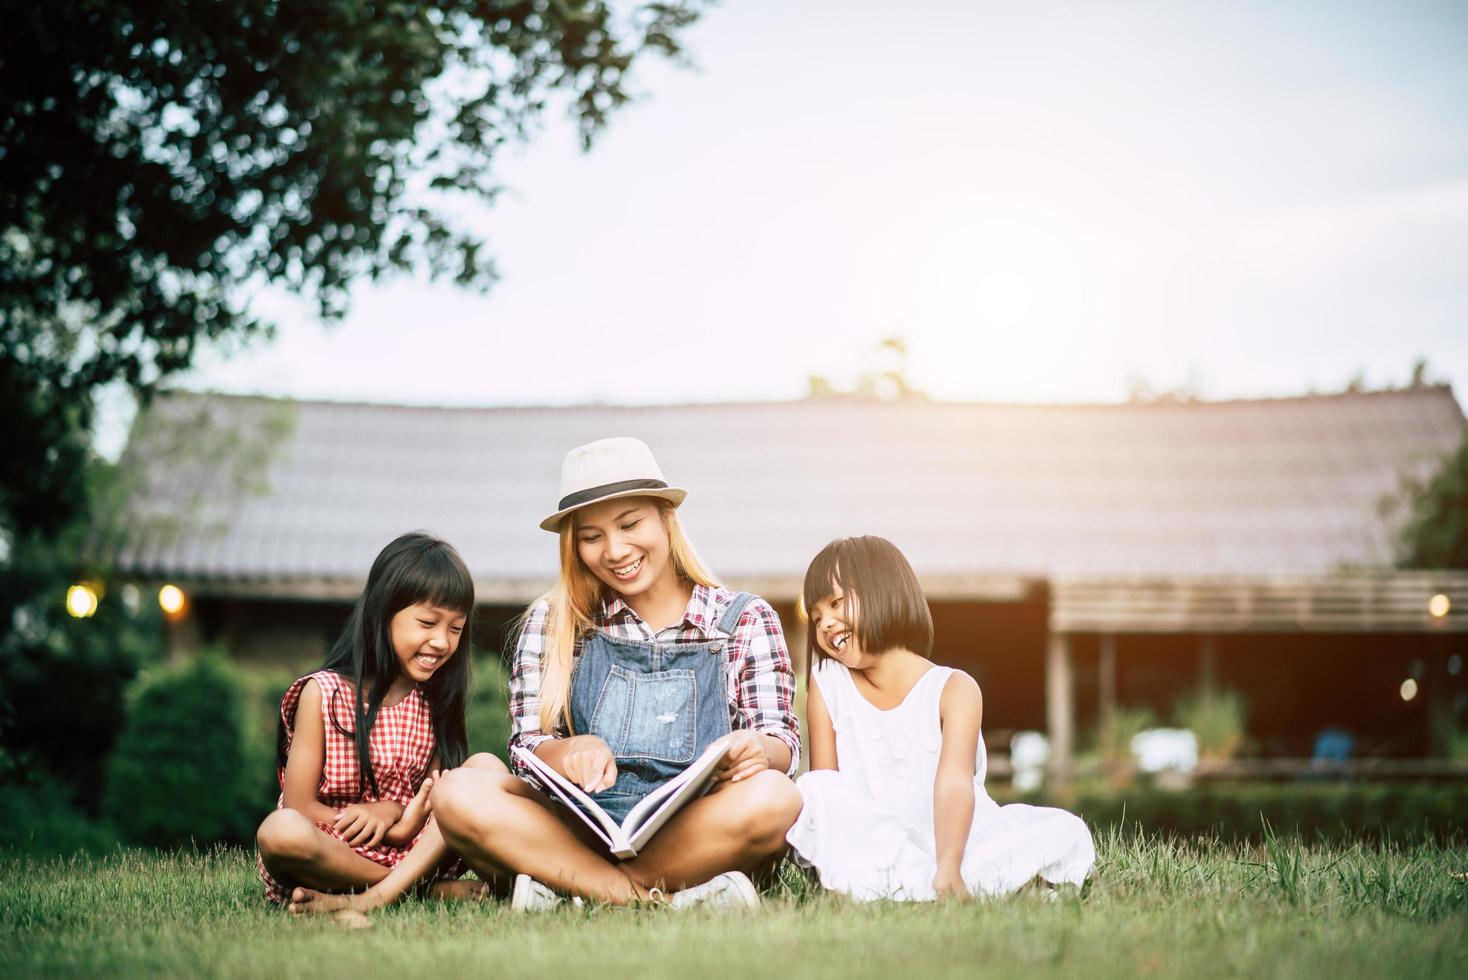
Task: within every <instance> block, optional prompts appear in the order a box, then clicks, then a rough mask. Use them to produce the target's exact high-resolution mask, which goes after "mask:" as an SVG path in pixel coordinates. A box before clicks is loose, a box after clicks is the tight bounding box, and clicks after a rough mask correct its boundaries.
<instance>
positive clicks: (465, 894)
mask: <svg viewBox="0 0 1468 980" xmlns="http://www.w3.org/2000/svg"><path fill="white" fill-rule="evenodd" d="M428 894H429V895H432V896H433V897H434V898H440V899H443V900H444V901H446V902H483V901H486V900H488V899H489V897H490V896H491V894H492V892H491V891H490V889H489V885H487V884H486V883H484V882H482V881H435V882H434V883H433V885H432V886H431V887H430V888H429V889H428Z"/></svg>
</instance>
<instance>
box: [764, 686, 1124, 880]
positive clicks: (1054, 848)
mask: <svg viewBox="0 0 1468 980" xmlns="http://www.w3.org/2000/svg"><path fill="white" fill-rule="evenodd" d="M954 673H955V671H954V670H953V668H951V667H938V666H934V667H933V668H931V669H930V670H929V671H928V672H927V673H926V674H924V675H923V676H922V677H920V678H919V679H918V682H917V683H916V684H914V685H913V688H912V690H911V691H909V692H908V694H907V697H906V698H905V699H904V700H903V702H902V703H901V704H899V705H898V706H897V707H895V708H892V709H890V710H887V711H884V710H882V709H880V708H877V707H875V706H873V705H872V703H871V702H870V701H868V700H866V698H864V697H862V696H861V693H860V692H858V691H857V689H856V685H855V684H854V683H853V681H852V679H851V673H850V672H849V671H848V670H847V669H846V668H845V667H844V666H842V665H841V664H839V663H837V662H836V661H834V660H826V661H824V662H823V663H822V664H821V666H820V667H818V668H817V669H816V670H815V671H814V672H813V673H812V676H813V678H814V682H815V683H816V684H817V685H818V686H819V687H820V690H821V697H822V698H823V699H824V700H825V703H826V707H827V709H828V710H829V712H830V715H831V722H832V725H833V727H834V728H835V729H836V757H837V764H838V765H839V766H840V767H841V768H840V769H839V770H829V769H819V770H814V771H812V772H808V773H806V774H805V775H803V776H801V777H800V779H799V780H798V781H797V783H796V785H797V787H798V788H799V789H800V795H801V797H802V799H803V800H804V802H805V806H804V808H803V809H802V810H801V812H800V817H799V818H798V819H797V820H796V821H795V825H794V826H793V827H791V828H790V832H789V833H788V834H787V835H786V840H787V841H789V843H790V846H791V847H793V848H794V849H795V852H796V856H797V859H798V860H800V861H801V863H803V864H806V865H810V866H814V867H815V869H816V871H817V872H819V874H820V879H821V884H822V885H823V886H824V887H826V888H827V889H830V890H831V891H837V892H844V893H846V894H848V895H851V896H852V897H854V898H858V899H862V900H872V899H882V898H886V899H898V900H907V901H928V900H931V899H933V898H934V897H935V896H934V892H933V876H934V875H935V874H936V873H937V867H938V865H937V856H936V855H937V849H936V847H935V844H934V833H933V781H934V778H935V777H936V776H937V773H938V755H939V750H940V749H941V747H942V744H943V733H942V728H941V725H940V721H939V699H940V698H941V697H942V695H943V686H944V685H945V684H946V683H947V682H948V678H949V677H950V676H952V675H953V674H954ZM987 768H988V756H987V754H986V753H985V751H984V739H983V736H980V737H979V747H978V754H977V757H976V758H975V760H974V822H973V825H972V827H970V828H969V835H968V844H967V845H966V846H965V847H964V850H963V862H962V864H961V865H960V869H961V871H962V874H963V880H964V884H966V885H967V886H968V889H969V891H970V892H972V893H973V894H975V895H983V896H994V895H1003V894H1006V893H1008V892H1012V891H1014V890H1016V889H1018V888H1019V887H1020V886H1022V885H1024V884H1025V883H1026V882H1028V881H1030V880H1031V879H1033V878H1035V877H1036V876H1039V877H1041V878H1043V879H1045V880H1046V881H1050V882H1053V883H1055V884H1062V883H1068V884H1073V885H1077V886H1079V885H1080V884H1082V883H1083V882H1084V881H1085V880H1086V876H1087V875H1088V874H1090V872H1091V868H1092V867H1093V866H1094V865H1095V863H1096V849H1095V846H1094V845H1093V843H1092V841H1091V832H1090V830H1088V829H1087V827H1086V825H1085V823H1084V822H1083V821H1082V820H1081V819H1080V818H1079V817H1077V816H1075V815H1074V814H1071V813H1067V812H1066V811H1064V810H1059V809H1056V808H1054V807H1039V806H1029V805H1026V804H1020V803H1012V804H1010V805H1008V806H1000V805H999V804H997V803H995V802H994V801H993V800H992V799H990V798H989V794H988V793H987V792H985V790H984V773H985V771H986V770H987Z"/></svg>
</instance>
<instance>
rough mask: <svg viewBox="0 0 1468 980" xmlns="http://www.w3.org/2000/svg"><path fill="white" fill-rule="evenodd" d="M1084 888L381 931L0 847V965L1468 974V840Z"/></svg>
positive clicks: (781, 901)
mask: <svg viewBox="0 0 1468 980" xmlns="http://www.w3.org/2000/svg"><path fill="white" fill-rule="evenodd" d="M1097 843H1098V849H1099V852H1100V861H1099V864H1098V867H1097V872H1096V876H1095V878H1094V879H1093V881H1092V882H1091V883H1090V884H1089V885H1088V887H1087V889H1086V891H1085V892H1084V894H1082V895H1079V896H1075V895H1067V896H1064V897H1062V898H1061V900H1059V901H1048V900H1047V899H1046V896H1045V895H1044V894H1042V893H1041V892H1039V891H1038V890H1029V891H1026V892H1024V893H1021V894H1020V895H1017V896H1014V897H1012V898H1008V899H1004V900H1000V901H994V902H980V903H973V904H969V905H944V906H934V905H886V904H878V905H860V904H856V903H851V902H847V901H843V900H841V899H838V898H835V897H832V896H828V895H824V894H820V893H818V892H817V891H816V890H814V889H813V888H811V887H810V886H809V885H808V884H807V883H806V881H805V879H803V878H802V877H801V876H799V875H798V874H796V873H794V872H792V871H788V870H787V872H786V873H784V874H783V875H782V877H781V880H780V881H779V882H778V883H777V884H775V885H774V886H773V887H772V888H771V889H770V890H769V892H768V893H767V897H766V903H765V907H764V908H763V909H761V910H760V911H758V912H754V913H750V914H743V915H737V916H729V917H719V916H715V915H709V914H700V913H675V912H671V911H666V910H652V911H649V910H643V911H627V910H619V909H612V908H592V909H587V910H581V909H571V908H567V909H565V910H563V911H559V912H555V913H552V914H548V915H541V916H536V917H522V916H517V915H515V914H514V913H511V912H510V911H509V910H508V909H506V908H504V907H503V906H500V905H498V904H488V905H483V906H464V905H446V904H440V903H435V902H428V901H418V900H414V901H409V902H406V903H403V904H402V905H400V906H398V907H397V908H394V909H390V910H387V911H385V912H381V913H378V914H377V915H376V916H374V921H375V928H373V929H371V930H370V931H348V930H344V929H342V928H341V927H340V926H336V925H333V924H330V923H326V922H317V921H312V922H302V921H297V920H294V919H291V918H289V917H287V916H286V915H284V914H283V913H281V912H280V911H278V910H276V909H273V908H271V907H268V906H267V905H266V903H265V902H264V900H263V898H262V897H261V892H260V885H259V881H258V880H257V879H256V877H255V871H254V865H253V859H252V856H249V855H246V854H245V853H244V852H243V851H239V850H223V851H217V852H213V853H209V854H176V855H168V856H160V855H156V854H151V853H141V852H132V853H119V854H115V855H112V856H110V857H106V858H101V859H81V858H75V859H70V860H46V861H41V860H34V859H30V858H24V857H15V856H11V857H6V858H0V976H5V977H18V976H32V975H47V976H52V975H107V976H156V975H168V976H191V977H192V976H229V977H271V978H278V977H289V976H310V977H318V978H323V980H325V978H330V977H349V978H352V980H365V978H370V977H397V978H406V977H410V976H419V975H427V976H442V977H452V976H468V975H473V976H495V977H534V978H537V980H545V978H557V980H559V978H572V977H581V976H587V977H621V976H634V977H664V976H666V977H681V978H688V980H705V978H708V977H714V976H731V975H732V976H768V977H779V978H789V980H812V978H822V977H833V978H834V977H850V976H873V977H879V976H880V977H887V976H897V977H903V978H907V980H918V978H926V977H928V976H933V975H950V976H968V975H973V974H975V973H987V974H991V975H994V976H1009V975H1015V974H1021V975H1026V976H1054V977H1070V976H1076V975H1086V976H1126V977H1131V976H1138V975H1141V976H1148V975H1151V976H1178V975H1181V976H1187V977H1189V978H1198V977H1212V976H1249V977H1254V976H1261V975H1263V976H1277V977H1302V976H1325V977H1330V978H1331V980H1341V978H1347V977H1366V976H1382V975H1385V974H1390V975H1392V976H1394V977H1409V976H1444V977H1462V976H1468V943H1465V942H1464V937H1465V935H1468V881H1464V880H1463V879H1462V878H1461V877H1459V875H1461V874H1462V873H1463V872H1465V871H1468V848H1464V847H1461V846H1453V847H1444V846H1441V845H1438V844H1434V843H1430V842H1419V843H1413V844H1401V845H1393V844H1386V845H1355V846H1340V845H1332V844H1316V845H1302V844H1300V843H1299V842H1298V841H1295V840H1293V839H1283V838H1275V837H1274V836H1273V835H1272V834H1271V835H1266V839H1265V841H1264V843H1263V844H1262V845H1258V846H1254V845H1234V844H1224V843H1220V842H1217V841H1180V840H1176V839H1158V838H1155V837H1138V836H1132V835H1129V834H1119V833H1114V832H1108V833H1106V834H1104V835H1103V836H1102V839H1100V840H1098V842H1097Z"/></svg>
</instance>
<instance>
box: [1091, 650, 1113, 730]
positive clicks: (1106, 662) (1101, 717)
mask: <svg viewBox="0 0 1468 980" xmlns="http://www.w3.org/2000/svg"><path fill="white" fill-rule="evenodd" d="M1097 666H1098V673H1099V674H1100V681H1101V683H1100V689H1101V699H1100V700H1101V703H1100V705H1099V708H1100V710H1099V711H1097V713H1096V718H1097V720H1098V721H1099V722H1100V724H1101V729H1102V731H1105V730H1106V729H1107V728H1108V727H1109V726H1110V725H1111V723H1112V721H1114V720H1115V718H1116V634H1115V633H1102V634H1101V659H1100V663H1099V664H1098V665H1097Z"/></svg>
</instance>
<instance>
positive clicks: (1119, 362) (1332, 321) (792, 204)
mask: <svg viewBox="0 0 1468 980" xmlns="http://www.w3.org/2000/svg"><path fill="white" fill-rule="evenodd" d="M687 46H688V49H689V53H690V54H691V56H692V58H693V60H694V61H695V63H696V67H695V68H693V69H687V68H679V67H675V66H672V65H669V64H667V63H664V62H650V63H648V64H647V65H646V66H645V67H644V69H642V70H641V71H639V74H638V76H637V79H638V87H639V89H640V91H641V92H642V93H643V97H642V98H641V99H640V100H639V102H638V103H637V104H636V105H634V106H632V107H631V108H629V109H627V110H625V111H623V112H621V113H620V114H619V115H617V116H615V117H614V119H613V121H612V125H611V127H610V128H609V130H608V131H607V132H606V133H605V134H604V135H603V136H602V138H601V139H600V140H599V141H598V143H597V144H596V146H595V147H594V148H593V149H592V151H591V152H590V153H582V152H581V151H580V149H579V147H578V145H577V141H576V138H575V131H574V128H573V126H572V125H571V123H570V122H569V121H568V120H567V119H566V118H564V117H563V116H561V115H560V114H557V115H555V116H553V117H550V118H548V119H547V120H546V124H545V126H544V128H543V130H542V131H541V132H540V133H539V134H538V135H537V136H536V138H535V139H534V141H533V142H532V143H531V144H529V145H527V146H525V147H523V148H521V149H518V150H516V151H514V152H512V153H509V154H507V155H506V156H505V158H504V160H503V166H502V169H501V171H500V177H501V178H502V179H503V181H504V182H505V184H506V185H507V186H508V188H509V191H508V193H506V194H505V195H504V196H503V197H502V198H501V199H500V200H499V201H498V203H497V204H496V205H495V206H494V207H492V208H484V207H479V206H471V205H465V206H464V207H463V209H462V211H461V213H460V218H461V220H463V221H465V222H466V223H467V224H468V225H469V226H470V227H472V228H475V229H476V230H478V231H479V232H481V233H482V234H483V236H484V237H485V238H486V240H487V241H488V243H489V247H490V249H491V250H492V252H493V254H494V255H495V256H496V258H497V261H498V263H499V267H500V272H501V276H502V278H501V281H500V282H499V283H498V284H497V285H496V286H495V287H494V288H493V289H492V290H491V291H490V293H489V294H487V295H479V294H474V293H464V292H462V291H459V290H457V289H456V288H455V287H453V286H451V285H431V284H429V283H427V282H426V281H421V280H415V279H412V278H406V279H401V280H398V281H396V282H393V283H391V284H388V285H384V286H380V287H363V288H360V289H358V290H356V292H355V293H354V306H353V310H352V312H351V314H350V315H349V316H348V317H347V318H346V319H345V320H344V321H342V322H339V323H337V324H334V325H330V326H323V325H322V324H321V323H320V322H318V321H317V320H316V318H315V316H314V314H313V312H312V309H311V307H310V306H309V305H308V304H306V303H303V302H302V301H301V300H300V299H299V298H298V297H294V296H291V295H288V294H285V293H281V292H278V291H270V290H261V291H259V292H257V293H256V294H254V295H252V296H251V297H250V300H251V304H252V308H253V309H255V310H256V311H257V312H260V313H263V314H265V315H267V316H269V317H271V318H273V319H275V320H276V322H277V323H278V324H279V330H278V333H277V335H276V337H275V339H274V340H273V341H271V342H270V343H268V344H267V343H261V344H257V345H254V346H252V347H249V348H246V349H245V350H242V351H239V350H236V351H232V352H225V351H221V350H211V351H207V352H205V354H204V355H203V356H202V357H201V358H200V359H199V361H198V364H197V366H196V368H195V369H194V370H192V371H191V372H189V373H188V374H187V375H186V376H184V377H182V378H181V379H179V384H181V385H182V386H184V387H189V388H194V389H211V390H217V391H228V392H239V393H265V394H272V395H289V396H294V397H299V398H313V399H315V398H320V399H334V400H353V401H381V402H397V403H403V404H428V405H466V404H467V405H553V404H577V403H597V402H606V403H618V404H653V403H670V402H689V401H744V400H763V399H786V398H799V397H801V396H803V395H804V394H805V393H806V391H807V379H808V377H809V376H810V375H812V374H817V375H821V376H824V377H826V378H828V379H830V380H831V381H832V382H833V383H835V384H836V385H837V386H838V387H839V386H840V385H843V384H850V383H851V382H852V381H853V380H854V379H855V378H856V377H857V376H858V375H859V374H860V373H861V372H862V370H863V369H864V367H866V366H868V365H870V364H871V362H872V357H873V353H872V352H873V349H874V347H875V345H876V344H877V343H878V341H880V340H881V339H882V338H884V337H888V336H899V337H901V338H903V339H904V341H905V342H906V344H907V347H908V351H909V353H908V358H907V362H906V366H905V370H906V372H907V375H908V377H909V379H910V381H911V382H912V383H913V384H914V385H915V386H916V387H918V388H919V389H921V390H923V391H926V392H927V393H928V394H929V395H931V396H933V397H937V398H944V399H961V400H977V401H1018V402H1109V401H1118V400H1121V399H1123V398H1125V397H1126V394H1127V392H1128V390H1129V387H1130V386H1131V385H1132V384H1133V383H1134V382H1135V381H1137V380H1144V381H1145V382H1146V383H1147V384H1149V385H1150V386H1151V387H1152V388H1153V389H1170V388H1177V387H1183V386H1186V387H1189V388H1191V389H1193V390H1195V391H1197V392H1198V393H1200V394H1201V395H1203V396H1204V397H1207V398H1238V397H1256V396H1264V397H1268V396H1281V395H1294V394H1300V393H1303V392H1306V391H1309V390H1337V389H1340V388H1342V387H1344V386H1345V385H1346V384H1347V383H1348V382H1350V381H1351V380H1352V379H1353V378H1356V377H1358V376H1360V377H1362V378H1364V380H1365V382H1366V383H1367V384H1368V385H1370V386H1373V387H1376V386H1385V385H1390V384H1401V383H1404V382H1405V381H1406V379H1407V377H1408V375H1409V373H1410V371H1411V368H1412V364H1413V362H1414V361H1415V360H1417V359H1418V358H1422V357H1425V358H1427V359H1428V362H1429V365H1430V371H1429V375H1430V376H1431V377H1434V378H1437V379H1441V380H1446V381H1450V382H1452V383H1453V384H1454V386H1455V390H1456V391H1457V393H1458V395H1459V398H1460V400H1461V399H1463V397H1464V393H1465V392H1468V57H1465V53H1468V4H1464V3H1461V2H1441V3H1428V2H1417V0H1393V2H1390V3H1387V2H1374V3H1351V2H1346V0H1329V2H1319V3H1315V2H1289V3H1279V2H1241V0H1231V2H1217V3H1182V2H1162V0H1155V2H1073V3H1044V2H1026V3H1022V4H1016V3H993V2H977V0H950V2H929V0H908V2H905V3H901V4H892V3H869V2H865V0H839V2H817V0H728V2H726V3H725V4H724V5H723V6H720V7H716V8H713V9H712V10H710V11H709V12H708V13H707V14H706V15H705V16H704V18H703V19H702V21H701V22H700V23H699V24H698V25H697V27H696V28H695V29H694V30H693V31H691V32H690V33H689V34H688V35H687ZM227 353H228V356H226V354H227Z"/></svg>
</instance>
